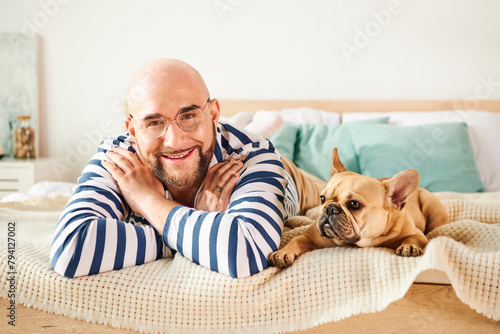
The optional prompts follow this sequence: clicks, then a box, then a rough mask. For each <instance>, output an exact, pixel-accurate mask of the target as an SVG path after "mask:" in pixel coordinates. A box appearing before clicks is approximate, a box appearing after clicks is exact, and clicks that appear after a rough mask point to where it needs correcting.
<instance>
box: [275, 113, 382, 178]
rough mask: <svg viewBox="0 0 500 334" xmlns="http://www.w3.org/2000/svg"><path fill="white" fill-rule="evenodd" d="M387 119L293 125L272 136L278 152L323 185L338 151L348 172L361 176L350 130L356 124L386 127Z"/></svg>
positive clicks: (285, 126) (286, 125) (285, 125)
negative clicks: (377, 124)
mask: <svg viewBox="0 0 500 334" xmlns="http://www.w3.org/2000/svg"><path fill="white" fill-rule="evenodd" d="M388 121H389V117H383V118H375V119H368V120H363V121H359V122H349V123H342V124H294V123H285V124H284V126H283V127H282V128H281V129H280V130H279V131H277V132H276V133H275V134H274V135H273V136H271V139H270V140H271V142H272V143H273V145H274V146H275V147H276V148H277V149H278V151H279V152H280V153H281V154H283V155H284V156H286V157H287V158H288V159H290V160H291V161H293V162H294V163H295V165H296V166H297V167H299V168H301V169H303V170H305V171H306V172H309V173H311V174H312V175H314V176H317V177H319V178H320V179H322V180H324V181H328V180H329V179H330V169H331V165H332V152H333V149H334V148H335V147H337V148H338V152H339V157H340V160H341V161H342V163H343V164H344V166H345V167H346V169H347V170H349V171H353V172H356V173H359V172H360V168H359V163H358V158H357V156H356V151H355V149H354V145H353V143H352V139H351V132H350V130H349V127H350V125H351V124H359V123H363V124H365V123H370V124H374V123H387V122H388Z"/></svg>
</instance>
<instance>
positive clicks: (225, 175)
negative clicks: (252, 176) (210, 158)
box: [195, 160, 243, 212]
mask: <svg viewBox="0 0 500 334" xmlns="http://www.w3.org/2000/svg"><path fill="white" fill-rule="evenodd" d="M241 168H243V163H242V162H241V161H239V160H233V161H223V162H220V163H218V164H216V165H214V166H212V167H211V168H209V169H208V171H207V175H206V176H205V180H204V182H203V185H202V186H201V189H200V192H199V193H198V196H197V197H196V206H195V209H197V210H204V211H212V212H224V211H226V210H227V207H228V205H229V199H230V198H231V194H232V193H233V190H234V187H236V183H237V182H238V178H239V176H240V174H239V173H238V172H239V171H240V170H241Z"/></svg>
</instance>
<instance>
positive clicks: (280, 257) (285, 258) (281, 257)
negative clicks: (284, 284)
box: [269, 249, 296, 268]
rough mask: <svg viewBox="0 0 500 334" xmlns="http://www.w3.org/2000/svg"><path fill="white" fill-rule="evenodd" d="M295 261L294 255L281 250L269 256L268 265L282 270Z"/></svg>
mask: <svg viewBox="0 0 500 334" xmlns="http://www.w3.org/2000/svg"><path fill="white" fill-rule="evenodd" d="M295 259H296V256H295V254H294V253H292V252H287V251H286V250H285V249H281V250H279V251H277V252H274V253H272V254H271V255H269V264H270V265H271V266H273V267H279V268H283V267H288V266H290V265H291V264H292V263H293V262H294V261H295Z"/></svg>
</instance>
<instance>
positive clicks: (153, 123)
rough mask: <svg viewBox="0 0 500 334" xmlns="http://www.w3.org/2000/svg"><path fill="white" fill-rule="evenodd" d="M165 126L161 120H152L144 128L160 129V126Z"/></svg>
mask: <svg viewBox="0 0 500 334" xmlns="http://www.w3.org/2000/svg"><path fill="white" fill-rule="evenodd" d="M163 124H164V122H163V120H161V119H157V120H150V121H147V122H146V124H145V126H144V127H145V128H154V127H158V126H163Z"/></svg>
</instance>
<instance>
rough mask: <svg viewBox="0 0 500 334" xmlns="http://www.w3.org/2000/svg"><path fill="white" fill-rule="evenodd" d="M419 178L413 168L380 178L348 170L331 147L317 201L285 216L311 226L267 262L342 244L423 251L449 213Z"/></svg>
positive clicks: (277, 263) (292, 258) (409, 253)
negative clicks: (328, 173)
mask: <svg viewBox="0 0 500 334" xmlns="http://www.w3.org/2000/svg"><path fill="white" fill-rule="evenodd" d="M419 182H420V178H419V175H418V173H417V172H416V171H415V170H412V169H408V170H405V171H402V172H400V173H398V174H397V175H396V176H394V177H392V178H382V179H375V178H373V177H370V176H365V175H360V174H357V173H354V172H349V171H347V170H346V169H345V167H344V165H342V162H341V161H340V159H339V156H338V152H337V148H335V149H334V150H333V155H332V166H331V178H330V180H329V181H328V183H327V185H326V187H325V189H324V190H323V191H322V193H321V196H320V199H321V203H322V204H321V205H320V206H318V207H316V208H313V209H311V210H309V211H308V212H307V213H306V216H297V217H291V218H288V219H287V220H286V221H285V224H286V225H291V226H303V225H307V224H311V226H310V227H309V228H307V229H306V230H305V231H304V233H303V234H302V235H300V236H297V237H294V238H293V239H292V240H290V242H288V243H287V244H286V245H285V246H284V247H283V248H282V249H280V250H278V251H276V252H274V253H272V254H271V255H270V256H269V263H270V264H271V265H272V266H276V267H287V266H289V265H291V264H292V263H293V262H294V261H295V259H296V258H297V257H298V256H300V255H301V254H303V253H305V252H308V251H312V250H315V249H320V248H326V247H335V246H344V245H356V246H358V247H374V246H380V247H388V248H391V249H394V250H395V251H396V254H397V255H400V256H420V255H422V254H423V252H424V248H425V246H426V245H427V244H428V243H429V240H428V239H427V237H426V234H427V233H429V232H430V231H432V230H433V229H435V228H436V227H438V226H441V225H444V224H447V223H449V222H450V218H449V216H448V213H447V212H446V209H445V208H444V206H443V205H442V203H441V201H440V200H439V199H438V198H437V197H436V196H434V195H433V194H432V193H430V192H429V191H427V190H425V189H423V188H419V187H418V185H419ZM315 222H316V224H315Z"/></svg>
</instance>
